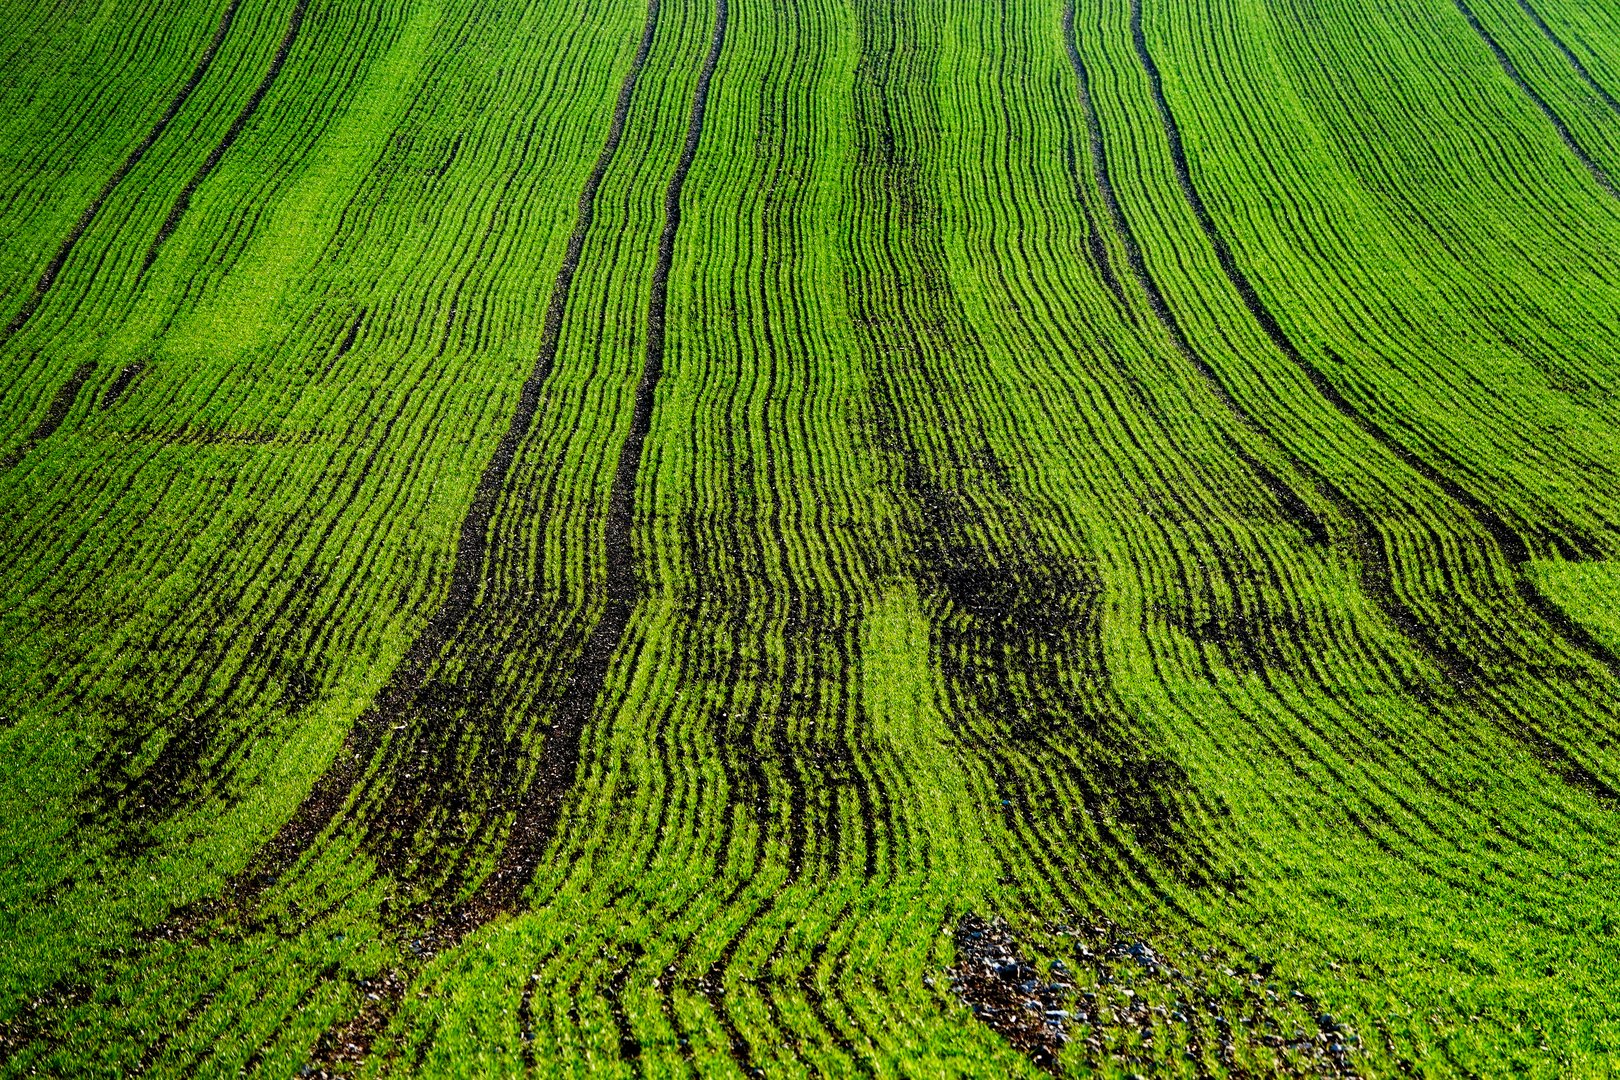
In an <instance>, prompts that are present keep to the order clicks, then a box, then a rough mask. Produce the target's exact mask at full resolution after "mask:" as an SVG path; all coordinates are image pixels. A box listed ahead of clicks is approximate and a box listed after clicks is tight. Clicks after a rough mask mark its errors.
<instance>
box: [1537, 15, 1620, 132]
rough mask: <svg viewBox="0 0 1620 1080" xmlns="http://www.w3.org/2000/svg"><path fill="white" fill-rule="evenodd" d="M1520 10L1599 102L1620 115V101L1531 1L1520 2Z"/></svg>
mask: <svg viewBox="0 0 1620 1080" xmlns="http://www.w3.org/2000/svg"><path fill="white" fill-rule="evenodd" d="M1519 10H1520V11H1522V12H1524V17H1525V18H1527V19H1529V20H1530V21H1531V22H1532V23H1534V24H1535V27H1536V29H1537V30H1538V31H1540V32H1541V36H1542V37H1544V38H1546V39H1547V42H1548V44H1550V45H1551V46H1552V47H1553V48H1555V49H1557V50H1558V51H1559V52H1560V53H1561V54H1562V55H1563V57H1564V59H1565V60H1566V61H1568V62H1569V66H1570V67H1572V68H1574V69H1575V74H1577V75H1579V76H1580V78H1581V81H1582V82H1584V83H1585V84H1586V87H1587V89H1588V90H1590V91H1592V93H1593V94H1594V95H1596V97H1597V98H1598V100H1600V101H1602V102H1603V104H1605V105H1607V106H1608V107H1609V111H1610V112H1613V113H1615V114H1616V115H1620V99H1616V98H1615V96H1614V95H1613V94H1611V93H1609V91H1608V90H1607V89H1606V88H1605V87H1604V86H1603V84H1602V83H1600V82H1598V81H1597V79H1595V78H1593V76H1592V72H1591V71H1590V70H1588V69H1587V67H1586V65H1585V64H1583V63H1582V62H1581V58H1580V57H1578V56H1576V55H1575V52H1574V50H1573V49H1571V48H1570V47H1569V45H1568V43H1566V42H1565V41H1564V39H1563V38H1561V37H1559V36H1558V35H1557V34H1556V33H1554V32H1553V28H1552V27H1550V26H1548V25H1547V21H1546V20H1545V19H1543V18H1542V17H1541V13H1540V12H1539V11H1537V10H1536V9H1535V8H1534V7H1532V6H1531V4H1530V0H1519Z"/></svg>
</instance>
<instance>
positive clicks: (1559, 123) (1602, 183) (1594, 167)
mask: <svg viewBox="0 0 1620 1080" xmlns="http://www.w3.org/2000/svg"><path fill="white" fill-rule="evenodd" d="M1137 2H1140V0H1137ZM1456 4H1457V11H1458V12H1459V13H1461V15H1462V17H1463V18H1464V19H1466V20H1468V25H1469V26H1470V27H1471V28H1472V29H1473V31H1474V33H1475V34H1477V35H1479V40H1480V41H1483V42H1484V43H1485V46H1486V48H1488V49H1490V50H1491V55H1492V56H1494V57H1496V62H1497V63H1498V64H1500V65H1501V67H1502V71H1503V73H1504V74H1506V75H1507V77H1508V78H1509V79H1512V80H1513V85H1514V86H1517V87H1518V88H1519V91H1520V92H1521V93H1523V94H1524V96H1525V97H1527V98H1529V99H1530V102H1531V104H1533V105H1535V107H1536V108H1537V110H1539V111H1540V113H1541V115H1542V116H1544V117H1546V120H1547V123H1549V124H1551V125H1552V128H1553V130H1554V131H1556V132H1558V138H1559V140H1560V141H1561V142H1563V144H1564V146H1565V147H1566V148H1567V149H1568V150H1569V152H1570V153H1571V154H1574V155H1575V158H1576V160H1578V161H1579V162H1580V163H1581V164H1582V165H1584V166H1586V171H1587V172H1589V173H1591V174H1592V179H1593V180H1596V181H1597V183H1598V186H1599V187H1601V188H1602V189H1603V190H1604V191H1607V192H1608V193H1609V194H1610V195H1613V196H1614V197H1615V198H1617V199H1620V191H1616V190H1615V187H1614V184H1613V183H1611V182H1610V180H1609V174H1608V173H1607V172H1605V171H1604V169H1603V166H1601V165H1599V164H1598V163H1597V162H1596V161H1594V160H1593V159H1592V155H1591V154H1588V153H1587V152H1586V149H1585V148H1584V147H1582V146H1581V144H1580V143H1579V142H1578V141H1577V140H1576V138H1575V133H1574V132H1572V131H1570V130H1569V125H1568V124H1566V123H1564V121H1563V118H1561V117H1560V116H1559V115H1558V114H1557V113H1556V112H1554V111H1553V107H1552V106H1551V105H1550V104H1548V102H1547V99H1546V98H1544V97H1542V96H1541V95H1540V94H1539V93H1537V92H1536V90H1535V89H1534V88H1533V87H1532V86H1531V85H1530V84H1529V83H1528V82H1526V81H1525V78H1524V75H1523V73H1522V72H1520V71H1519V68H1518V66H1517V65H1516V64H1514V63H1513V61H1512V59H1511V58H1509V56H1508V54H1507V52H1506V51H1505V50H1504V49H1503V48H1502V45H1501V43H1500V42H1499V41H1497V40H1496V38H1495V37H1494V36H1492V34H1491V32H1490V31H1489V30H1487V29H1485V25H1484V24H1483V23H1481V22H1480V21H1479V16H1478V15H1475V14H1474V9H1473V8H1471V7H1469V6H1468V4H1467V0H1456ZM1538 21H1539V20H1538ZM1571 59H1573V57H1571ZM1594 85H1595V84H1594Z"/></svg>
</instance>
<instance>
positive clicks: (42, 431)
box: [0, 360, 96, 472]
mask: <svg viewBox="0 0 1620 1080" xmlns="http://www.w3.org/2000/svg"><path fill="white" fill-rule="evenodd" d="M95 370H96V362H95V361H94V360H86V361H85V362H84V363H82V364H80V365H79V366H78V367H77V368H75V369H74V370H73V374H72V375H69V376H68V380H67V382H65V383H63V384H62V385H61V387H60V388H58V389H57V391H56V395H55V396H54V397H52V398H51V404H50V406H49V407H48V408H47V409H46V410H45V415H44V416H43V417H41V418H40V421H39V423H38V424H36V425H34V430H33V431H30V432H29V433H28V437H27V438H25V439H24V440H23V441H22V442H21V443H20V444H18V445H17V446H16V447H14V448H13V449H12V451H11V453H9V454H7V455H6V456H5V457H3V458H0V472H7V471H9V470H11V469H14V468H16V467H17V464H18V463H19V462H21V461H22V459H23V458H25V457H27V456H28V454H29V452H30V451H32V450H33V449H34V447H35V446H38V445H39V444H40V442H42V441H43V440H45V439H48V438H50V437H51V435H52V434H53V433H54V432H55V431H56V429H57V428H59V427H61V426H62V421H64V420H66V419H67V414H68V411H69V410H71V409H72V408H73V403H74V402H75V401H78V400H79V391H81V390H83V389H84V384H85V383H86V382H87V381H89V379H90V376H91V375H92V374H94V373H95Z"/></svg>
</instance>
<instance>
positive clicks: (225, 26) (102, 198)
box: [0, 0, 242, 346]
mask: <svg viewBox="0 0 1620 1080" xmlns="http://www.w3.org/2000/svg"><path fill="white" fill-rule="evenodd" d="M241 2H242V0H231V2H230V4H228V5H227V6H226V8H225V13H224V14H223V15H221V16H220V18H219V25H218V26H217V27H215V29H214V36H213V38H212V39H211V40H210V41H209V42H208V48H206V49H204V50H203V54H202V56H200V57H199V58H198V59H197V66H196V67H195V68H193V69H192V70H191V77H190V78H188V79H187V80H186V81H185V83H184V84H183V85H182V86H181V87H180V89H179V90H177V91H175V94H174V97H172V98H170V99H169V105H168V107H167V108H165V109H164V110H163V115H162V116H160V117H158V119H157V123H155V124H153V125H152V127H151V130H149V131H148V132H147V133H146V138H144V139H142V140H141V141H140V144H139V145H137V146H136V147H135V149H133V150H131V151H130V152H129V156H128V157H126V158H124V160H123V162H122V164H120V165H119V166H118V168H117V169H115V170H114V171H113V174H112V175H111V176H110V177H108V178H107V182H106V183H105V184H103V185H102V188H101V192H100V193H99V194H98V195H97V196H96V197H95V199H94V200H93V201H92V202H91V203H90V205H89V206H87V207H85V210H84V213H83V214H81V215H79V220H78V222H76V223H75V224H74V226H73V229H72V231H70V232H69V233H68V235H67V238H66V239H65V240H63V241H62V246H61V247H59V248H57V250H56V257H55V258H53V259H52V260H51V262H50V265H49V266H47V267H46V268H45V272H44V273H43V274H41V275H40V278H39V280H38V281H37V282H35V283H34V291H33V292H32V293H30V294H29V296H28V299H27V300H25V301H23V306H22V308H21V309H20V310H19V311H18V312H17V314H16V315H14V316H13V317H12V320H11V322H10V324H8V325H7V326H6V329H5V331H4V332H3V333H0V346H3V345H5V343H6V342H7V341H9V340H11V338H12V336H13V335H15V334H16V333H17V331H18V330H21V329H22V328H23V324H25V323H26V322H28V320H29V319H31V318H33V316H34V312H35V311H37V310H38V309H39V304H40V301H41V300H43V299H45V294H46V293H47V292H49V291H50V289H51V286H52V285H54V284H55V283H56V278H57V275H59V274H60V273H61V272H62V267H63V266H65V265H66V264H67V261H68V256H69V255H71V254H73V248H74V246H75V245H76V244H78V242H79V239H80V238H81V237H82V236H84V231H85V230H86V229H88V228H89V227H90V223H91V222H92V221H94V220H95V218H96V215H97V214H98V213H100V212H101V206H102V204H103V203H105V202H106V201H107V198H108V197H109V196H110V195H112V193H113V189H115V188H116V187H118V185H119V184H120V183H122V182H123V180H124V177H126V176H128V175H129V171H130V170H131V169H133V168H134V167H135V166H136V165H137V164H139V163H140V160H141V158H143V157H145V156H146V152H147V151H148V150H150V149H152V146H153V144H154V143H156V142H157V141H158V139H159V138H160V137H161V136H162V135H163V132H164V131H165V130H167V128H168V126H169V124H170V123H172V122H173V120H174V118H175V117H176V116H177V115H178V114H179V112H180V109H181V108H182V107H183V106H184V105H185V103H186V99H188V98H189V97H191V93H192V91H194V90H196V89H197V84H198V83H200V82H202V80H203V76H204V75H206V74H208V69H209V67H210V66H212V65H213V63H214V55H215V54H216V53H217V52H219V46H220V44H221V43H222V42H224V40H225V35H226V34H227V33H228V32H229V31H230V29H231V21H232V20H233V19H235V18H236V9H237V8H238V7H239V6H240V5H241Z"/></svg>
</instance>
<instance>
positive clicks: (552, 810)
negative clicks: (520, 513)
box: [459, 0, 727, 925]
mask: <svg viewBox="0 0 1620 1080" xmlns="http://www.w3.org/2000/svg"><path fill="white" fill-rule="evenodd" d="M726 17H727V9H726V0H717V3H716V4H715V14H714V36H713V38H712V39H711V41H710V44H709V54H708V56H707V57H706V58H705V59H704V61H703V70H702V71H701V72H700V73H699V75H698V82H697V89H696V91H695V92H694V94H693V97H692V114H691V118H690V120H689V121H688V123H687V129H686V144H685V146H684V147H683V148H682V150H681V157H680V161H679V162H678V163H677V164H676V166H675V173H674V175H673V176H671V177H670V180H669V187H668V188H666V189H665V191H664V230H663V233H662V235H660V237H659V239H658V258H657V262H656V263H655V264H654V265H653V277H652V293H651V296H650V298H649V300H648V303H647V343H646V352H645V355H644V360H643V364H642V369H641V380H640V382H639V383H638V384H637V386H636V398H635V409H634V411H633V412H632V413H631V418H630V432H629V434H628V435H626V436H625V440H624V445H623V446H622V447H621V448H620V450H619V461H618V467H617V468H616V469H615V471H614V474H613V488H612V494H611V495H610V496H609V503H608V516H607V529H606V539H607V582H606V586H605V588H606V593H607V606H606V608H605V610H604V611H603V613H602V615H601V617H600V618H599V619H598V621H597V623H596V625H595V626H594V627H593V628H592V629H591V632H590V634H589V636H588V637H587V638H586V640H585V649H584V655H583V656H582V658H581V661H580V664H579V666H578V667H577V668H576V669H575V671H574V673H573V676H572V678H571V679H570V681H569V685H568V692H567V695H566V696H565V697H564V698H563V700H562V703H561V704H560V706H559V707H558V709H557V711H556V713H555V714H554V718H553V720H552V724H551V727H550V729H549V730H548V731H547V732H546V735H545V741H544V743H543V745H542V746H541V750H540V763H539V769H538V772H537V774H536V776H535V778H534V779H533V780H532V781H531V782H530V786H529V790H528V793H527V794H526V796H525V798H524V801H523V805H522V806H521V807H520V808H519V810H518V815H517V819H516V821H515V822H514V823H513V825H512V830H511V833H510V835H509V837H508V839H507V842H506V845H505V847H504V848H502V850H501V855H500V859H499V862H498V863H497V864H496V869H495V872H494V873H492V874H491V875H489V877H487V878H485V879H484V881H483V883H482V884H480V886H479V887H478V890H477V892H476V893H474V894H473V896H472V897H471V898H470V899H469V900H468V902H467V904H466V905H465V906H464V908H463V909H462V911H461V913H460V914H461V918H460V920H459V921H460V922H463V923H468V924H471V925H479V924H482V923H484V922H487V921H488V920H489V919H491V918H493V917H494V916H495V915H496V914H498V913H500V912H501V911H503V910H509V909H510V908H512V907H514V906H516V905H517V903H518V902H519V900H520V899H521V897H522V893H523V889H524V887H525V886H527V885H528V883H529V881H530V879H532V878H533V877H534V872H535V869H536V868H537V867H538V866H539V864H540V860H541V858H543V857H544V855H545V851H546V848H547V847H548V846H549V845H550V843H551V839H552V837H553V836H554V835H555V833H556V830H557V820H558V817H559V816H560V815H561V813H562V805H563V800H564V799H565V798H566V797H567V795H568V792H569V789H570V788H571V787H572V786H573V782H574V772H575V770H576V768H577V767H578V765H579V740H580V735H581V734H582V733H583V731H584V729H585V724H586V723H587V722H588V721H589V720H590V717H591V712H592V710H593V708H594V707H595V705H596V701H597V699H598V698H599V697H601V694H602V689H603V686H604V685H605V684H606V682H607V676H608V668H609V666H610V665H611V664H612V661H613V656H614V654H615V653H616V652H617V651H618V647H619V642H620V640H621V639H623V637H624V631H625V628H626V627H627V626H628V625H629V622H630V615H631V613H632V612H633V611H634V610H635V606H636V602H637V601H638V600H639V598H640V595H641V583H640V580H639V578H638V577H637V571H636V562H635V551H634V547H633V543H632V540H633V534H634V528H635V499H636V481H637V477H638V476H639V475H640V471H641V457H642V447H643V445H644V444H645V443H646V441H647V433H648V432H649V431H650V430H652V414H653V404H654V395H655V394H656V392H657V389H658V380H659V378H660V377H661V376H662V375H663V371H664V341H665V320H666V314H667V310H668V302H669V271H670V266H671V264H672V263H673V261H674V258H675V239H676V236H677V234H678V233H679V231H680V226H681V192H682V190H683V189H684V188H685V186H686V177H687V174H688V173H690V172H691V171H692V162H693V160H694V159H695V158H696V157H697V151H698V144H699V142H701V141H702V138H703V118H704V115H705V113H706V111H707V109H708V105H709V87H710V84H711V83H712V81H713V79H714V70H715V67H716V66H717V65H718V64H719V62H720V51H721V49H722V48H723V47H724V45H725V40H726Z"/></svg>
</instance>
